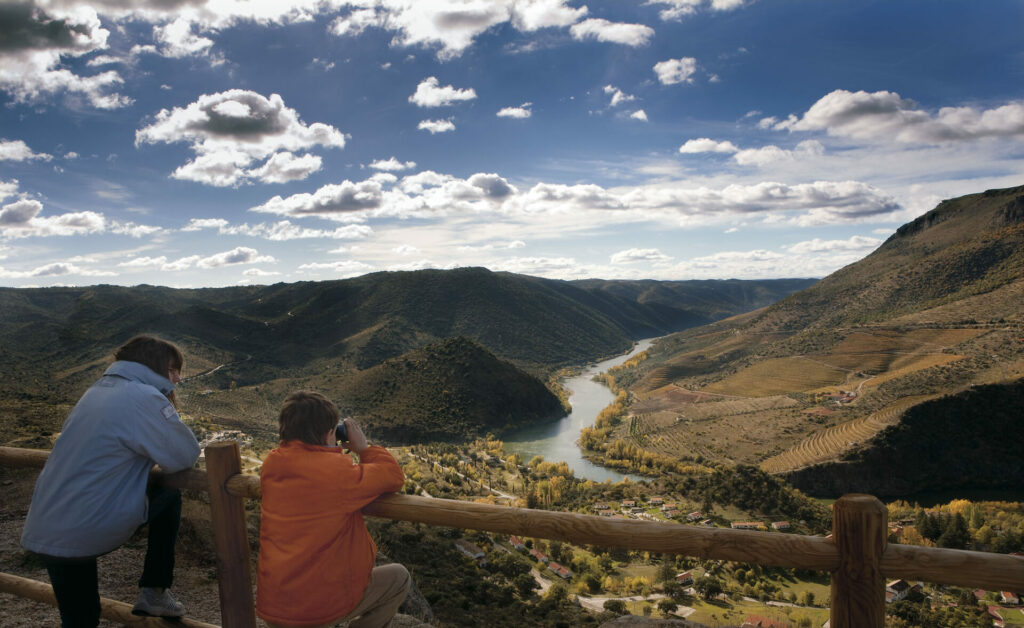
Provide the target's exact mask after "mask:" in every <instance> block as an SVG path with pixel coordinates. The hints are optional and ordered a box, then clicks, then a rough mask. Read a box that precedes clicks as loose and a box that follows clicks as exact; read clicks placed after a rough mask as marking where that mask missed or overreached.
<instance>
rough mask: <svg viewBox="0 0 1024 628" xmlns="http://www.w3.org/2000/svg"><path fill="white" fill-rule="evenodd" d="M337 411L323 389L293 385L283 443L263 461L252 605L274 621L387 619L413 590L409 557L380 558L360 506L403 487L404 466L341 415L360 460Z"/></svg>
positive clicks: (373, 627) (355, 627)
mask: <svg viewBox="0 0 1024 628" xmlns="http://www.w3.org/2000/svg"><path fill="white" fill-rule="evenodd" d="M338 419H339V414H338V409H337V408H336V407H335V405H334V404H333V403H332V402H331V401H330V400H329V399H327V398H326V397H324V396H323V395H321V394H319V393H316V392H307V391H302V392H296V393H293V394H292V395H290V396H289V397H288V398H287V399H286V400H285V402H284V405H283V406H282V408H281V413H280V416H279V417H278V428H279V435H280V440H281V443H280V446H279V447H277V448H276V449H274V450H273V451H271V452H270V453H269V454H268V455H267V457H266V459H264V461H263V466H262V468H261V469H260V490H261V494H262V504H261V506H260V555H259V570H258V574H257V587H256V612H257V614H258V615H259V616H260V617H261V618H263V620H264V621H266V622H267V625H268V626H270V627H271V628H275V627H278V626H333V625H334V624H335V623H337V622H339V621H347V622H349V624H348V625H349V626H350V628H379V627H382V626H387V625H388V624H390V623H391V619H392V618H393V617H394V615H395V613H396V612H397V611H398V607H399V606H400V605H401V604H402V601H403V600H405V596H406V594H407V593H408V592H409V587H410V584H411V579H410V577H409V572H408V571H407V570H406V568H405V567H403V566H402V565H399V564H397V563H393V564H389V565H382V566H380V567H374V563H375V561H376V557H377V547H376V545H374V543H373V539H371V538H370V534H369V532H368V531H367V529H366V523H365V522H364V521H363V516H362V513H361V510H362V508H363V507H364V506H366V505H367V504H369V503H370V502H372V501H373V500H374V499H376V498H377V497H379V496H380V495H382V494H384V493H392V492H394V491H397V490H398V489H400V488H401V487H402V483H403V482H404V481H405V476H404V475H403V473H402V468H401V467H400V466H399V465H398V462H397V461H395V459H394V457H392V456H391V454H390V453H388V451H387V450H386V449H384V448H383V447H377V446H370V445H368V444H367V442H366V436H364V435H363V432H362V430H361V429H360V427H359V425H358V424H357V423H356V422H355V421H353V420H352V419H345V421H344V425H345V429H346V430H347V437H346V438H347V440H346V442H345V443H344V444H347V445H348V448H349V449H350V450H351V451H354V452H355V453H357V454H359V464H358V465H357V464H355V463H354V461H353V459H352V457H351V456H348V455H346V454H345V453H344V452H343V451H342V448H341V447H340V446H338V445H341V444H343V443H339V442H337V436H336V435H335V428H336V427H337V426H338Z"/></svg>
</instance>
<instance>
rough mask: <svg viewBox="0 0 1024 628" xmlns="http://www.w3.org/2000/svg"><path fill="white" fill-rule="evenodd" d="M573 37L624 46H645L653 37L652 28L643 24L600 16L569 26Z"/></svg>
mask: <svg viewBox="0 0 1024 628" xmlns="http://www.w3.org/2000/svg"><path fill="white" fill-rule="evenodd" d="M569 32H570V33H571V34H572V36H573V38H574V39H577V40H579V41H583V40H585V39H596V40H597V41H601V42H608V43H613V44H622V45H625V46H632V47H634V48H635V47H639V46H646V45H647V44H648V43H649V42H650V41H651V38H652V37H654V29H653V28H651V27H650V26H646V25H644V24H624V23H622V22H609V21H608V20H605V19H602V18H594V17H592V18H589V19H586V20H583V21H582V22H579V23H576V24H573V25H572V26H570V27H569Z"/></svg>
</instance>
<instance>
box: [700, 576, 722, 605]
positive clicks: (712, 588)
mask: <svg viewBox="0 0 1024 628" xmlns="http://www.w3.org/2000/svg"><path fill="white" fill-rule="evenodd" d="M693 588H694V590H695V591H697V593H699V594H700V596H701V597H702V598H704V599H705V600H710V599H711V598H713V597H715V596H716V595H718V594H719V593H721V592H722V581H721V580H719V579H718V578H714V577H711V576H701V577H700V578H697V581H696V582H694V583H693Z"/></svg>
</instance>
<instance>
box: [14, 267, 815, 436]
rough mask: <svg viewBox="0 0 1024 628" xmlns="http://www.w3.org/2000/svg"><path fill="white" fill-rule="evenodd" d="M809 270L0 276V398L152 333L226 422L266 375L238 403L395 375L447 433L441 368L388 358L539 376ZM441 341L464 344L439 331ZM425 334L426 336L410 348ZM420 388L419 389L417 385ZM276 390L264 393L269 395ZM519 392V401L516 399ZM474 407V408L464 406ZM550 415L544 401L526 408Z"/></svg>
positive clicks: (62, 398) (26, 398)
mask: <svg viewBox="0 0 1024 628" xmlns="http://www.w3.org/2000/svg"><path fill="white" fill-rule="evenodd" d="M813 282H814V280H813V279H789V280H770V281H735V280H728V281H679V282H657V281H596V280H594V281H577V282H573V281H556V280H547V279H540V278H537V277H528V276H523V275H515V274H511V273H495V272H491V271H489V270H486V269H483V268H463V269H457V270H450V271H440V270H424V271H416V272H394V273H374V274H370V275H365V276H362V277H358V278H355V279H347V280H340V281H327V282H315V283H314V282H304V283H295V284H276V285H271V286H248V287H232V288H217V289H193V290H184V289H171V288H162V287H155V286H136V287H131V288H126V287H117V286H91V287H85V288H41V289H0V339H2V342H0V374H2V377H0V399H3V400H5V401H6V402H7V405H8V407H11V408H13V407H14V405H17V404H15V403H14V402H18V403H20V404H21V405H22V406H26V405H32V404H53V403H69V402H73V401H74V400H75V399H76V398H77V396H78V395H79V394H81V392H82V391H83V390H84V388H85V387H86V386H88V385H89V383H91V382H92V381H93V380H94V379H95V378H96V377H97V376H98V375H99V374H100V373H101V372H102V370H103V369H104V368H105V367H106V365H107V364H108V363H109V360H110V354H111V352H112V350H113V349H114V348H116V347H117V346H118V345H119V344H121V343H122V342H124V341H125V340H127V339H128V338H129V337H130V336H132V335H133V334H136V333H141V332H147V333H155V334H158V335H160V336H162V337H166V338H168V339H170V340H173V341H175V342H177V343H179V344H180V345H181V346H182V348H183V349H184V350H185V352H186V354H187V365H186V375H187V376H188V380H187V385H186V389H191V390H193V391H195V390H203V391H205V392H204V399H203V402H204V403H203V407H205V408H219V410H218V414H216V416H217V417H218V418H223V419H228V420H234V421H235V422H236V423H237V421H238V420H240V419H241V418H243V417H240V416H239V413H240V411H238V410H229V408H231V407H233V406H234V405H236V404H232V403H229V402H228V401H227V400H220V401H218V399H217V397H218V396H222V395H221V392H222V391H232V392H234V391H243V389H246V388H247V387H260V390H261V392H260V399H261V400H260V401H258V402H257V401H255V400H253V401H252V403H251V404H249V405H248V406H246V407H252V404H256V406H259V407H266V406H268V405H269V406H271V407H272V406H273V405H274V404H275V403H276V402H277V398H276V397H275V396H274V395H280V394H283V393H284V392H286V389H287V388H288V387H289V386H293V385H299V384H300V383H301V384H302V385H305V386H312V387H322V388H323V387H326V388H327V389H329V390H334V391H336V392H338V393H339V394H342V391H345V392H352V393H353V394H355V393H356V392H357V391H361V390H367V389H368V384H366V383H365V382H368V381H371V380H372V379H373V378H375V377H376V378H378V380H377V381H384V380H389V381H393V382H398V380H401V382H398V383H400V384H401V396H402V398H403V399H405V402H403V403H408V404H412V405H407V406H404V407H405V409H407V410H408V409H410V408H414V407H415V408H418V410H415V411H414V412H413V413H412V414H410V415H408V416H404V415H403V417H401V419H400V420H401V421H413V420H415V419H417V418H419V419H423V420H424V421H426V422H425V423H424V425H429V426H431V427H430V430H429V431H430V433H433V434H445V435H447V436H450V435H451V433H452V432H451V431H450V430H449V431H446V430H444V429H443V427H442V426H440V425H439V424H438V423H437V420H438V415H437V413H438V412H439V411H440V409H442V408H449V407H450V406H449V405H448V403H449V401H451V399H450V398H449V399H447V400H445V399H441V398H440V397H439V396H442V395H444V394H445V390H433V389H432V387H433V383H435V382H436V381H439V380H436V379H431V378H419V379H417V378H415V377H411V375H412V374H411V373H404V374H403V375H402V376H401V377H398V373H399V372H400V371H401V370H402V369H401V368H400V367H399V366H397V365H398V364H404V363H405V362H401V361H399V362H394V360H395V359H398V358H403V359H405V360H406V362H409V363H421V362H422V361H423V360H424V359H426V357H430V358H432V359H438V360H440V361H441V362H442V363H445V364H448V365H449V366H450V365H451V363H452V361H453V360H454V361H455V363H458V359H457V358H452V357H451V354H452V351H453V350H459V351H462V352H464V353H465V354H466V355H465V356H463V357H464V358H465V361H466V362H467V363H474V364H477V365H479V366H480V369H478V370H479V372H501V369H502V368H505V367H499V366H498V365H497V364H496V363H497V362H508V363H509V364H507V365H506V366H507V367H509V368H515V369H517V370H518V371H520V372H521V373H522V375H523V376H525V377H540V378H541V379H542V380H545V379H547V378H548V377H550V376H551V375H552V374H553V373H555V372H556V371H557V370H558V369H560V368H562V367H566V366H570V365H574V364H583V363H587V362H591V361H594V360H597V359H599V358H604V357H608V356H611V355H614V354H617V353H621V352H624V351H626V350H627V349H628V348H629V347H630V346H631V345H632V342H633V340H634V339H637V338H642V337H650V336H658V335H663V334H666V333H669V332H672V331H677V330H680V329H685V328H687V327H692V326H694V325H700V324H704V323H707V322H710V321H713V320H717V319H720V318H723V317H726V316H730V315H733V314H736V313H739V312H744V311H748V310H751V309H755V308H758V307H762V306H764V305H767V304H768V303H772V302H774V301H777V300H778V299H780V298H782V297H784V296H786V295H788V294H790V293H792V292H794V291H796V290H799V289H801V288H804V287H806V286H808V285H810V284H812V283H813ZM450 338H464V339H466V340H468V341H469V342H465V343H460V344H456V345H445V344H443V343H442V344H440V345H439V344H438V343H440V342H442V341H444V340H446V339H450ZM427 347H433V349H430V350H429V351H428V352H427V353H426V354H422V353H417V354H410V353H409V352H416V351H418V350H421V349H425V348H427ZM453 347H454V348H453ZM481 352H483V353H485V354H486V356H483V357H482V354H481ZM425 356H426V357H425ZM484 363H487V366H486V367H484V366H482V365H483V364H484ZM375 367H377V368H375ZM432 368H433V367H432ZM444 368H447V367H441V366H437V369H438V370H439V371H440V370H443V369H444ZM527 373H528V374H529V375H527ZM456 375H457V374H456ZM470 375H472V376H473V377H471V378H469V379H467V380H466V381H464V382H455V381H454V380H452V379H447V380H445V381H446V382H448V383H450V384H452V386H454V387H455V388H458V387H459V385H464V384H466V383H467V382H469V381H473V382H476V383H475V384H474V387H475V392H476V393H478V394H481V395H483V394H493V393H494V391H493V389H490V388H487V386H485V385H484V383H483V381H482V380H481V379H480V378H479V377H477V373H475V372H474V373H468V372H467V373H463V376H465V377H469V376H470ZM453 376H455V375H453ZM502 377H504V378H505V379H509V378H513V376H512V375H510V374H507V373H505V374H503V375H502ZM456 379H457V377H456ZM415 382H419V384H416V383H415ZM417 386H419V387H420V388H421V390H418V391H415V392H414V391H412V390H411V388H415V387H417ZM514 390H517V391H520V392H521V393H524V394H525V392H524V391H527V390H532V389H530V388H529V387H528V386H525V385H523V386H516V387H514ZM271 391H272V392H273V394H272V395H271V397H272V398H266V399H264V397H266V396H267V395H268V394H270V392H271ZM250 392H251V391H250ZM449 392H450V391H449ZM463 393H465V394H466V395H469V394H470V391H468V390H464V391H463ZM236 394H237V395H238V396H239V397H243V396H244V395H243V393H242V392H238V393H236ZM530 394H532V393H530ZM356 396H357V397H359V399H362V401H360V402H359V404H358V410H359V412H361V413H364V414H365V415H366V416H374V417H377V418H378V423H379V424H380V426H381V430H382V432H383V431H387V430H386V429H385V428H384V423H385V422H386V420H385V417H390V418H389V419H387V420H391V419H394V420H399V419H398V416H397V415H395V414H391V415H389V414H387V412H385V411H384V409H383V408H384V406H386V405H387V404H385V403H384V401H380V402H379V403H377V404H374V403H371V402H370V401H368V399H369V398H368V397H366V396H365V395H363V396H359V395H356ZM414 399H415V400H417V401H416V403H412V401H411V400H414ZM12 404H14V405H12ZM528 405H529V403H526V402H524V401H523V400H520V402H519V403H513V404H512V406H510V407H526V406H528ZM460 407H462V406H460ZM470 411H472V412H484V415H481V416H470V414H471V412H470ZM211 412H212V410H211ZM416 412H420V414H416ZM495 413H497V414H495ZM551 414H552V410H551V409H550V408H549V407H547V406H544V404H540V406H538V409H537V411H536V412H535V413H533V414H529V416H526V417H524V419H523V420H536V419H537V418H538V417H541V416H543V417H550V416H551ZM61 418H63V417H61ZM450 420H451V422H452V424H453V425H462V426H467V427H466V428H465V430H461V431H468V432H475V431H479V430H483V429H485V428H494V427H500V426H502V425H505V423H506V422H507V420H508V418H507V417H506V416H505V414H504V413H502V412H499V411H498V409H497V408H494V407H492V408H490V409H489V410H486V411H485V410H481V407H473V408H470V407H469V406H465V412H464V413H463V415H460V416H454V415H453V416H452V417H450ZM38 422H39V421H37V420H33V421H31V423H32V424H33V425H34V424H36V423H38ZM51 422H52V420H51ZM469 426H472V427H469ZM460 429H461V428H460ZM405 433H406V434H411V432H409V431H406V432H405Z"/></svg>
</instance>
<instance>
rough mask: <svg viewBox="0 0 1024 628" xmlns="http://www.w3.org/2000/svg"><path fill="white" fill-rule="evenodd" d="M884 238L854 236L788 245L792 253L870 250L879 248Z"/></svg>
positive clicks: (816, 239) (787, 248)
mask: <svg viewBox="0 0 1024 628" xmlns="http://www.w3.org/2000/svg"><path fill="white" fill-rule="evenodd" d="M881 243H882V240H880V239H878V238H868V237H865V236H857V235H855V236H852V237H850V238H848V239H846V240H820V239H818V238H814V239H813V240H806V241H804V242H797V243H796V244H793V245H790V246H788V247H786V250H788V251H789V252H790V253H825V252H832V251H860V252H868V251H871V250H874V249H876V248H878V245H880V244H881Z"/></svg>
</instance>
